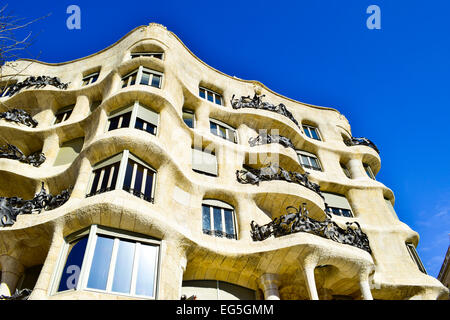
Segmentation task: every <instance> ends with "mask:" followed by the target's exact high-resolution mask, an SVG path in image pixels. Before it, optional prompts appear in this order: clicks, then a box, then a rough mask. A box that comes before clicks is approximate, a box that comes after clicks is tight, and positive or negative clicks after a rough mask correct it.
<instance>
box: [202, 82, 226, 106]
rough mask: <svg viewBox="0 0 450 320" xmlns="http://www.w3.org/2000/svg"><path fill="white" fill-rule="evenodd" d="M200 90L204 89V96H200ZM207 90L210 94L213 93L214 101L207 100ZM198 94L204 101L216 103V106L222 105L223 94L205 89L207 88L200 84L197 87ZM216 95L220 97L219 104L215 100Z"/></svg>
mask: <svg viewBox="0 0 450 320" xmlns="http://www.w3.org/2000/svg"><path fill="white" fill-rule="evenodd" d="M200 90H204V91H205V97H204V98H202V96H200ZM208 92H209V93H211V94H212V95H213V100H214V101H209V100H208ZM198 96H199V97H200V98H201V99H204V100H206V101H208V102H211V103H214V104H217V105H218V106H224V100H223V96H222V95H221V94H220V93H217V92H215V91H212V90H210V89H207V88H205V87H200V86H199V87H198ZM217 97H219V98H220V104H219V103H217V102H216V100H217Z"/></svg>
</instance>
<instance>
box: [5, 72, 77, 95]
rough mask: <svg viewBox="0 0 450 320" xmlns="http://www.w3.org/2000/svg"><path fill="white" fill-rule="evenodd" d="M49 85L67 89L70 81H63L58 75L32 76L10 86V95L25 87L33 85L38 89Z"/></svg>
mask: <svg viewBox="0 0 450 320" xmlns="http://www.w3.org/2000/svg"><path fill="white" fill-rule="evenodd" d="M47 85H50V86H53V87H56V88H58V89H64V90H65V89H67V87H68V85H69V83H63V82H61V80H60V79H59V78H58V77H49V76H37V77H34V76H31V77H28V78H26V79H25V80H23V81H22V82H17V83H15V84H12V85H10V86H9V88H10V90H9V92H8V93H9V95H10V96H12V95H14V94H15V93H17V92H19V91H20V90H22V89H23V88H25V89H28V88H31V87H35V88H36V89H39V88H43V87H45V86H47Z"/></svg>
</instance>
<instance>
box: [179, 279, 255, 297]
mask: <svg viewBox="0 0 450 320" xmlns="http://www.w3.org/2000/svg"><path fill="white" fill-rule="evenodd" d="M181 294H182V295H185V296H186V298H187V299H189V298H191V297H192V296H195V297H196V300H255V299H256V292H255V291H254V290H252V289H249V288H245V287H241V286H238V285H235V284H233V283H229V282H225V281H219V280H187V281H186V280H185V281H183V284H182V288H181ZM191 299H192V298H191Z"/></svg>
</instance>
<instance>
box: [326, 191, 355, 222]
mask: <svg viewBox="0 0 450 320" xmlns="http://www.w3.org/2000/svg"><path fill="white" fill-rule="evenodd" d="M322 195H323V196H324V198H325V200H324V201H325V203H326V204H327V206H326V208H325V211H326V212H328V213H330V214H334V215H336V216H343V217H347V218H352V217H353V214H352V208H351V207H350V204H349V203H348V200H347V198H346V197H345V196H343V195H340V194H334V193H329V192H322Z"/></svg>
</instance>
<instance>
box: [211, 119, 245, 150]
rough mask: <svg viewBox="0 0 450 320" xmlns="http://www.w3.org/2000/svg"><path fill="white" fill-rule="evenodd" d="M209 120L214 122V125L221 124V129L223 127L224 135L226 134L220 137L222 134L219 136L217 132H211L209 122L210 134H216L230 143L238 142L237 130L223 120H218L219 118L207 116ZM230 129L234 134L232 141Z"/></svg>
mask: <svg viewBox="0 0 450 320" xmlns="http://www.w3.org/2000/svg"><path fill="white" fill-rule="evenodd" d="M209 122H212V123H214V124H215V125H216V126H221V127H222V128H223V129H225V135H226V137H225V138H224V137H222V136H219V135H218V134H214V133H212V132H211V124H210V125H209V132H210V133H211V134H212V135H214V136H216V137H219V138H222V139H224V140H226V141H229V142H232V143H236V144H238V143H239V142H238V135H237V130H236V129H235V128H233V127H231V126H229V125H227V124H226V123H223V122H221V121H219V120H216V119H212V118H209ZM230 131H232V132H233V134H234V141H232V140H230Z"/></svg>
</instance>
